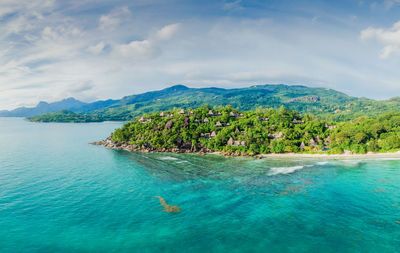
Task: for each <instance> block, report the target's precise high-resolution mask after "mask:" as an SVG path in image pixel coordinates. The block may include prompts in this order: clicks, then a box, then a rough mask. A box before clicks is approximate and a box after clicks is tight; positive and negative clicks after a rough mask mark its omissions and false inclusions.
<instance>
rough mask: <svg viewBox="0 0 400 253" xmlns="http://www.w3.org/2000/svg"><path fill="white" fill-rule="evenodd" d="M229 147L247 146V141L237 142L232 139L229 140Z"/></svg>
mask: <svg viewBox="0 0 400 253" xmlns="http://www.w3.org/2000/svg"><path fill="white" fill-rule="evenodd" d="M227 145H229V146H236V147H237V146H246V142H245V141H236V140H234V139H233V138H232V137H231V138H229V140H228V143H227Z"/></svg>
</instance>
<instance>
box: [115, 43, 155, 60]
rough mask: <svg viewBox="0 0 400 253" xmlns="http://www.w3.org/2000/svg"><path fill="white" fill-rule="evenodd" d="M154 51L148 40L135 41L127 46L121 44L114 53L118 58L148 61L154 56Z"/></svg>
mask: <svg viewBox="0 0 400 253" xmlns="http://www.w3.org/2000/svg"><path fill="white" fill-rule="evenodd" d="M156 51H157V50H156V49H155V47H154V45H153V43H152V42H151V41H149V40H140V41H139V40H136V41H132V42H130V43H128V44H121V45H117V46H116V47H115V52H116V53H117V54H119V55H120V56H123V57H127V58H131V59H133V60H148V59H151V58H152V57H154V56H155V54H156Z"/></svg>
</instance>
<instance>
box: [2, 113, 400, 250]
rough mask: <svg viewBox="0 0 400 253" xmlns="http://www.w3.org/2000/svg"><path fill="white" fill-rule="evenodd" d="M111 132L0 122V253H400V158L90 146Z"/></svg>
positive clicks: (105, 127) (106, 127) (95, 126)
mask: <svg viewBox="0 0 400 253" xmlns="http://www.w3.org/2000/svg"><path fill="white" fill-rule="evenodd" d="M120 125H121V124H120V123H91V124H39V123H30V122H26V121H23V120H22V119H12V118H9V119H7V118H0V251H1V252H89V251H90V252H191V253H195V252H380V253H382V252H400V250H399V249H400V184H399V183H400V160H396V159H386V160H382V159H381V160H378V159H375V160H373V159H371V160H342V161H340V160H331V161H321V160H282V159H281V160H279V159H262V160H257V159H251V158H223V157H219V156H212V155H209V156H201V155H194V154H193V155H181V154H179V155H177V154H140V153H132V152H127V151H117V150H111V149H106V148H103V147H100V146H92V145H88V143H89V142H92V141H97V140H100V139H103V138H105V137H107V136H108V135H109V133H110V132H111V131H112V130H113V129H115V128H117V127H119V126H120ZM155 195H160V196H162V197H164V198H165V199H166V200H167V202H168V203H169V204H171V205H178V206H180V207H181V208H182V211H181V212H180V213H176V214H173V213H166V212H164V211H163V209H162V207H161V206H160V203H159V201H158V199H156V198H154V196H155Z"/></svg>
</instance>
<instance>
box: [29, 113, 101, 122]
mask: <svg viewBox="0 0 400 253" xmlns="http://www.w3.org/2000/svg"><path fill="white" fill-rule="evenodd" d="M28 119H29V120H30V121H32V122H61V123H72V122H74V123H86V122H100V121H102V120H100V119H99V118H96V117H93V116H90V115H83V114H78V113H74V112H71V111H67V110H63V111H59V112H55V113H52V114H43V115H38V116H33V117H30V118H28Z"/></svg>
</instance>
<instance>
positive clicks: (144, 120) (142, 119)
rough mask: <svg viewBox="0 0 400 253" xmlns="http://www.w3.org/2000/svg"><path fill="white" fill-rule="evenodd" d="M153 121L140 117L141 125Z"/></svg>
mask: <svg viewBox="0 0 400 253" xmlns="http://www.w3.org/2000/svg"><path fill="white" fill-rule="evenodd" d="M151 121H152V119H145V118H143V117H140V119H139V122H140V123H150V122H151Z"/></svg>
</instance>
